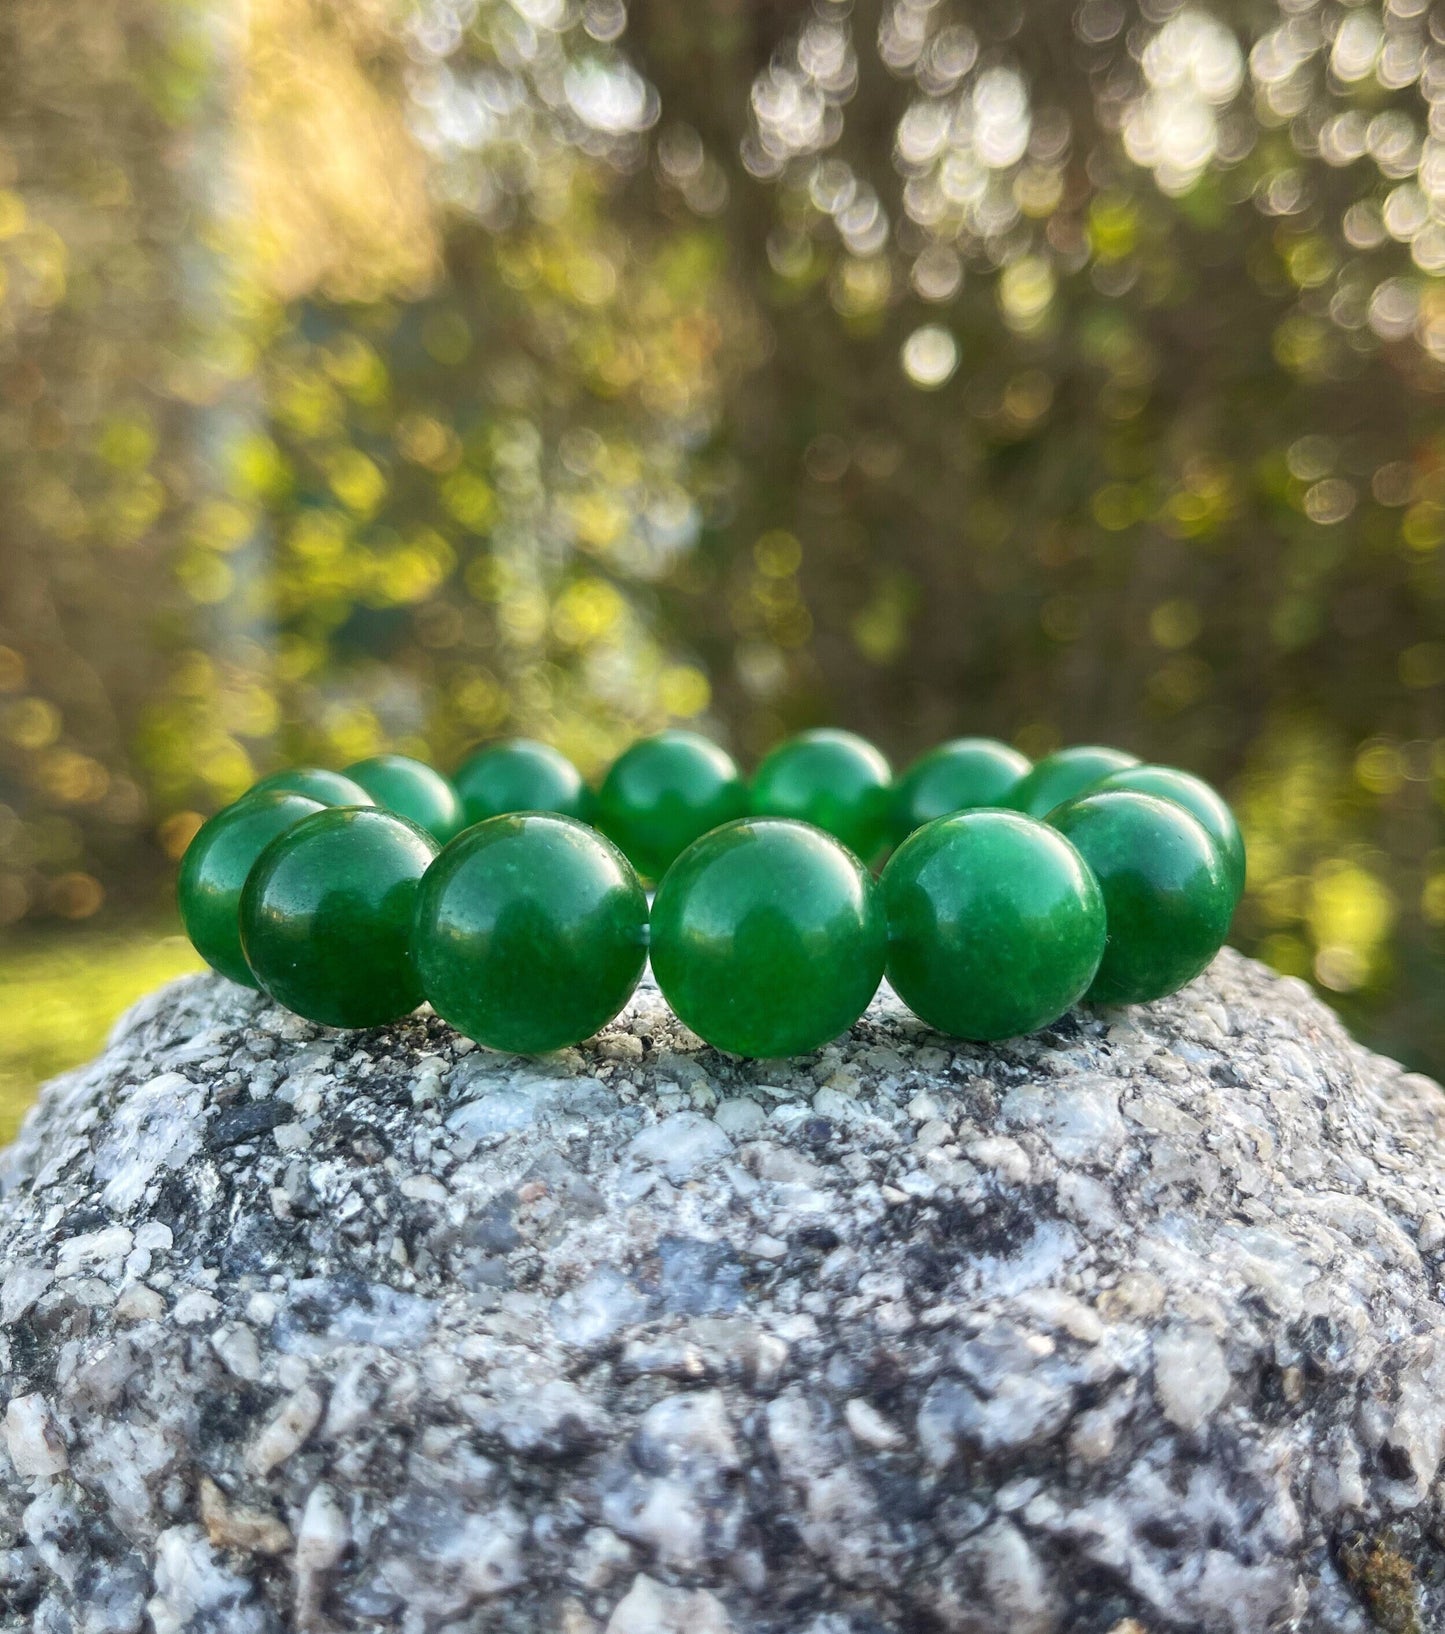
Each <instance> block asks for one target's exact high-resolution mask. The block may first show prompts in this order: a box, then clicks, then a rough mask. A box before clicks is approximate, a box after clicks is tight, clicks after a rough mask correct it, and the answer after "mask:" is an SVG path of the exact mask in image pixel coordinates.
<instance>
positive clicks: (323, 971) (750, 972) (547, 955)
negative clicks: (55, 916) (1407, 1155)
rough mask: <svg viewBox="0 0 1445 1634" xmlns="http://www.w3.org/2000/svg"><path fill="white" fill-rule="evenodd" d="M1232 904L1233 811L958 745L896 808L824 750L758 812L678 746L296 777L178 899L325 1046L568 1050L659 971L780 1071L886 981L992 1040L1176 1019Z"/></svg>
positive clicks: (305, 772) (1080, 753) (729, 1045)
mask: <svg viewBox="0 0 1445 1634" xmlns="http://www.w3.org/2000/svg"><path fill="white" fill-rule="evenodd" d="M592 825H595V826H592ZM890 845H891V846H892V847H893V848H894V849H893V850H892V853H891V855H890V856H889V857H888V860H887V863H886V865H885V866H884V867H883V869H882V871H881V874H879V875H878V877H876V878H875V877H874V875H873V874H872V873H870V871H869V869H868V867H867V866H866V865H867V864H868V863H870V862H874V861H876V859H877V858H878V857H879V856H880V855H881V854H882V853H883V852H884V850H885V848H887V847H888V846H890ZM643 879H652V880H655V881H656V882H657V889H656V894H655V896H654V898H653V901H652V903H651V906H650V908H649V904H648V898H647V894H646V892H645V890H644V889H643V884H642V881H643ZM1243 885H1244V843H1243V840H1242V839H1241V837H1240V832H1239V827H1238V825H1237V823H1236V822H1235V820H1234V817H1233V815H1232V813H1231V812H1230V810H1229V807H1228V806H1227V805H1226V804H1225V803H1224V801H1223V800H1222V799H1221V798H1220V796H1219V795H1218V794H1216V793H1215V791H1214V790H1213V789H1211V788H1210V787H1209V786H1208V785H1207V784H1205V783H1203V782H1201V781H1200V780H1199V779H1198V778H1196V777H1192V776H1191V775H1190V774H1189V773H1187V772H1181V771H1176V770H1174V769H1173V768H1170V767H1164V766H1146V765H1142V764H1140V763H1139V762H1138V761H1137V760H1136V759H1135V758H1134V757H1133V756H1131V755H1127V754H1124V753H1122V752H1121V751H1119V750H1116V749H1105V748H1099V747H1092V746H1091V747H1079V748H1071V749H1064V750H1060V751H1059V752H1058V753H1056V754H1052V755H1048V756H1046V757H1045V758H1044V759H1042V760H1040V761H1039V762H1038V763H1037V764H1035V765H1030V763H1029V762H1028V761H1027V760H1026V759H1025V758H1024V757H1023V756H1022V755H1020V754H1019V753H1018V752H1017V751H1016V750H1014V749H1011V748H1009V747H1008V746H1007V745H1005V744H1002V743H996V742H994V741H992V740H990V739H986V738H958V739H955V740H954V741H952V742H950V743H946V744H943V745H941V746H940V747H939V748H937V749H934V750H932V751H931V752H930V753H928V754H926V755H924V756H923V757H922V758H921V759H920V760H918V761H916V762H915V763H914V764H913V765H912V766H911V767H910V768H909V769H908V771H907V772H905V773H904V774H903V776H902V777H900V778H899V779H897V781H894V779H893V777H892V774H891V772H890V770H889V767H888V763H887V761H886V760H885V759H884V758H883V756H882V755H881V754H879V752H878V751H877V750H876V749H875V748H874V747H873V746H872V745H871V744H868V743H866V742H864V740H863V739H861V738H858V737H855V736H853V735H852V734H851V733H847V732H840V731H832V730H821V731H815V732H805V733H803V734H801V735H800V736H798V737H795V738H792V739H789V740H788V741H787V742H786V743H783V744H782V745H780V746H779V747H778V748H777V749H775V750H773V751H772V753H771V754H769V755H768V756H767V757H766V758H765V759H764V760H763V762H762V763H761V764H760V765H759V767H758V768H757V771H756V773H755V775H754V777H753V780H752V783H751V786H750V787H749V786H748V785H745V783H744V781H743V779H742V778H741V776H740V775H739V773H738V769H737V767H736V765H735V764H734V763H733V761H732V759H731V758H730V757H729V756H728V755H727V754H726V753H725V752H724V751H723V750H722V749H720V748H718V747H717V746H716V745H715V744H713V743H710V742H708V741H707V740H706V739H704V738H700V737H698V736H696V735H694V734H692V733H688V732H678V731H673V732H663V733H659V734H658V735H657V736H655V737H651V738H646V739H643V740H642V741H640V742H638V743H635V744H634V745H633V746H632V747H631V748H630V749H628V750H627V751H626V752H625V753H624V754H623V755H622V756H621V757H620V758H619V759H618V760H617V761H616V762H615V763H614V764H613V766H612V768H611V770H610V771H609V772H608V774H607V776H606V778H605V779H604V781H603V783H602V786H601V788H600V789H599V790H598V791H597V793H596V794H595V795H594V794H593V792H592V791H591V790H590V789H589V788H588V786H587V784H586V783H585V782H584V781H583V780H582V778H581V776H580V775H579V774H578V772H577V770H576V768H575V767H573V766H572V764H571V763H570V762H569V761H567V760H566V759H565V758H564V757H563V756H561V755H560V754H558V753H557V752H556V751H555V750H553V749H550V748H548V747H546V746H545V745H543V744H539V743H532V742H528V741H525V740H516V741H512V742H508V743H503V744H498V745H495V746H493V747H491V748H488V749H486V750H484V751H482V752H481V753H479V754H477V755H474V756H473V757H472V758H471V759H469V760H468V761H467V762H466V763H465V764H464V765H463V766H461V767H460V768H459V770H458V771H457V773H456V775H455V777H454V778H452V779H450V780H448V779H447V778H445V777H443V776H442V775H441V774H440V773H438V772H436V771H434V770H432V768H430V767H429V766H426V765H423V764H422V763H421V762H420V761H416V760H411V759H408V758H407V757H405V756H401V755H381V756H377V757H375V758H373V759H370V760H365V761H360V762H358V763H357V764H356V765H354V766H350V767H348V768H347V769H346V771H345V772H343V773H338V772H330V771H322V770H320V769H317V768H308V767H301V768H296V769H293V770H290V771H284V772H277V773H274V774H273V775H271V776H270V777H266V778H263V779H262V780H261V781H260V782H259V783H258V784H257V785H256V786H255V787H254V788H253V789H252V790H251V791H250V792H249V793H247V794H246V795H244V796H242V798H241V799H239V800H237V801H236V802H235V803H234V804H233V805H231V806H228V807H227V808H225V810H223V811H221V812H218V813H217V814H216V815H215V816H214V817H212V818H211V819H210V820H209V821H208V822H206V823H204V824H203V825H202V827H201V828H200V829H199V831H198V832H197V834H196V836H195V838H194V839H193V840H192V842H191V844H190V847H189V848H188V849H187V851H186V855H185V857H184V859H183V861H182V864H181V870H180V878H179V881H178V887H177V894H178V897H179V901H180V909H181V916H182V919H183V921H184V923H185V927H186V931H187V934H188V935H189V936H190V938H191V941H192V942H193V943H194V945H195V947H196V949H197V951H198V952H199V953H200V954H201V955H202V957H203V958H204V959H205V960H206V961H207V962H208V963H209V964H210V965H211V966H212V967H213V968H214V969H216V970H217V971H219V972H220V973H221V974H222V975H224V976H228V977H230V978H231V979H232V980H233V981H236V982H241V983H244V984H246V985H248V986H252V987H259V988H261V989H262V990H264V991H265V992H266V993H267V994H268V995H269V996H270V997H271V998H273V999H274V1000H276V1002H277V1003H279V1004H282V1005H284V1006H285V1007H286V1008H287V1009H289V1010H292V1011H294V1012H296V1013H297V1014H299V1015H302V1016H304V1017H306V1018H307V1019H309V1020H312V1021H317V1022H321V1023H324V1024H326V1025H329V1026H335V1027H371V1026H378V1025H381V1024H382V1023H385V1022H388V1021H394V1020H396V1019H398V1018H399V1017H401V1016H404V1015H406V1014H408V1013H409V1012H410V1011H412V1010H414V1009H415V1008H416V1007H417V1006H418V1005H419V1004H421V1003H422V1002H423V1001H424V1000H425V1001H429V1002H430V1003H431V1005H432V1007H433V1008H434V1010H435V1011H436V1012H437V1014H438V1015H440V1016H441V1017H442V1018H443V1019H444V1020H446V1021H448V1022H449V1023H451V1024H452V1025H453V1026H454V1027H456V1028H457V1029H458V1030H459V1031H461V1032H463V1033H465V1034H466V1035H468V1036H469V1037H471V1038H473V1039H476V1040H477V1041H478V1042H479V1043H482V1044H485V1045H488V1046H490V1047H491V1048H494V1049H500V1050H507V1051H513V1052H517V1053H537V1052H541V1051H546V1050H553V1049H559V1048H562V1047H564V1046H566V1045H569V1044H575V1043H578V1042H580V1041H581V1040H582V1039H584V1038H589V1037H591V1036H592V1034H593V1033H595V1032H597V1031H598V1029H599V1028H601V1027H603V1026H605V1025H606V1024H607V1022H609V1021H611V1020H612V1019H613V1017H614V1016H616V1015H617V1014H618V1012H619V1011H620V1010H621V1009H622V1008H623V1006H624V1005H625V1004H626V1003H627V1001H628V999H629V998H630V997H631V995H632V992H633V990H634V989H635V987H636V986H637V983H638V980H639V979H640V977H641V974H642V970H643V966H644V964H645V963H646V960H647V957H648V954H649V951H650V953H651V958H652V967H653V972H654V974H655V976H656V978H657V982H658V985H659V987H660V988H661V990H662V992H663V995H664V996H665V997H666V999H667V1000H668V1002H669V1003H670V1004H671V1006H672V1008H673V1010H674V1011H675V1012H676V1013H677V1015H678V1016H679V1017H680V1018H681V1020H683V1021H684V1022H685V1023H686V1024H687V1025H688V1026H690V1027H691V1028H692V1029H693V1030H694V1031H695V1032H696V1033H698V1034H699V1035H700V1036H701V1037H702V1038H703V1039H704V1040H705V1041H706V1042H707V1043H709V1044H712V1045H714V1046H716V1047H717V1048H719V1049H723V1050H728V1051H731V1052H733V1053H735V1054H738V1055H745V1056H759V1057H764V1058H769V1057H776V1056H786V1055H795V1054H801V1053H803V1052H806V1051H808V1050H812V1049H816V1048H818V1047H819V1046H821V1045H822V1044H824V1043H826V1042H827V1041H828V1040H829V1039H831V1038H834V1037H836V1036H837V1035H838V1034H839V1033H842V1032H845V1031H846V1030H847V1029H848V1028H849V1027H851V1026H852V1024H853V1023H854V1022H855V1021H856V1020H857V1019H858V1017H859V1016H860V1015H861V1014H862V1013H863V1011H864V1010H865V1009H866V1008H867V1006H868V1003H869V1002H870V1000H871V999H872V997H873V995H874V993H875V992H876V991H877V988H878V985H879V982H880V981H881V980H882V978H883V976H884V975H885V973H886V975H887V976H888V979H889V980H890V981H891V982H892V984H893V987H894V988H895V990H896V991H897V992H898V994H899V996H900V997H901V998H902V999H903V1001H904V1002H905V1003H906V1004H907V1005H908V1006H909V1007H910V1008H911V1009H912V1010H913V1011H914V1012H915V1013H916V1014H917V1015H918V1016H919V1017H920V1018H921V1019H922V1020H923V1021H925V1022H926V1023H928V1024H929V1025H930V1026H932V1027H935V1028H937V1029H938V1030H940V1031H941V1032H945V1033H949V1034H952V1035H954V1036H956V1037H959V1038H965V1039H972V1040H979V1041H986V1040H992V1039H1000V1038H1008V1037H1012V1036H1015V1035H1017V1034H1021V1033H1027V1032H1032V1031H1034V1030H1036V1029H1037V1028H1040V1027H1045V1026H1047V1025H1049V1024H1050V1023H1051V1022H1053V1021H1056V1020H1057V1019H1058V1018H1059V1017H1060V1016H1061V1015H1063V1014H1064V1012H1065V1011H1067V1010H1068V1009H1069V1008H1070V1006H1072V1005H1073V1004H1075V1003H1077V1002H1079V1001H1080V1000H1082V999H1088V1000H1091V1001H1095V1002H1100V1003H1106V1004H1130V1003H1142V1002H1145V1001H1147V1000H1150V999H1155V998H1160V997H1163V996H1164V995H1165V994H1167V993H1172V992H1174V991H1175V990H1176V989H1178V988H1180V987H1182V986H1183V985H1184V984H1185V983H1186V982H1188V981H1191V980H1192V979H1193V978H1194V977H1195V976H1197V975H1198V974H1199V973H1200V971H1202V970H1203V969H1204V967H1205V966H1206V965H1207V964H1208V963H1209V961H1210V960H1211V959H1212V958H1213V957H1214V955H1215V953H1217V952H1218V950H1219V948H1220V946H1221V945H1222V944H1223V941H1224V938H1225V935H1226V933H1227V931H1228V928H1229V923H1230V919H1231V917H1232V915H1233V912H1234V908H1235V905H1236V903H1237V902H1238V899H1239V896H1240V893H1241V891H1242V889H1243Z"/></svg>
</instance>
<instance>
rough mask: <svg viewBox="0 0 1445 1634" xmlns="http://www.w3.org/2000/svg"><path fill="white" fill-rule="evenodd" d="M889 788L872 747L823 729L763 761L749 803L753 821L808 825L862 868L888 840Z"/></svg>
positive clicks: (888, 771)
mask: <svg viewBox="0 0 1445 1634" xmlns="http://www.w3.org/2000/svg"><path fill="white" fill-rule="evenodd" d="M892 787H893V771H892V768H891V767H890V766H889V764H888V762H887V761H886V760H885V759H884V758H883V756H882V755H881V754H880V753H879V752H878V750H877V749H875V748H874V747H873V745H872V744H871V743H869V742H867V741H866V740H865V739H863V738H860V737H858V736H857V735H856V734H855V733H853V732H839V731H834V730H833V729H831V728H827V727H825V728H820V729H818V730H816V731H812V732H800V733H799V734H798V735H797V736H796V737H792V738H788V739H787V740H786V741H785V742H783V743H780V744H779V745H778V746H777V748H776V749H773V750H772V751H771V752H770V753H769V754H767V755H766V756H764V758H763V761H762V764H761V765H760V766H759V767H758V769H757V771H756V772H754V773H753V781H752V789H751V801H750V803H751V807H752V811H753V814H754V815H755V816H758V817H794V818H797V819H798V820H799V821H800V822H805V823H812V824H813V826H814V827H815V828H821V829H822V830H823V832H824V833H825V834H831V835H832V836H833V838H834V839H835V840H841V841H842V842H843V844H844V845H846V846H847V847H848V849H849V850H850V851H852V852H853V853H854V854H855V855H857V856H859V857H861V858H862V859H863V861H864V862H867V861H869V860H870V859H871V858H872V857H873V856H874V855H875V853H876V852H877V851H878V850H879V848H880V847H881V846H882V844H883V841H884V839H885V837H886V836H887V832H888V812H889V803H890V799H891V794H892Z"/></svg>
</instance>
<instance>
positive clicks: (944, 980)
mask: <svg viewBox="0 0 1445 1634" xmlns="http://www.w3.org/2000/svg"><path fill="white" fill-rule="evenodd" d="M879 884H880V888H881V890H882V894H883V906H884V909H885V911H886V913H887V916H888V979H889V981H891V982H892V984H893V987H894V989H895V991H896V992H897V993H898V996H899V997H900V998H901V999H902V1000H903V1002H904V1003H905V1004H906V1005H907V1006H908V1007H909V1009H911V1010H913V1011H914V1012H915V1013H916V1014H917V1015H918V1016H920V1017H921V1018H922V1019H923V1020H924V1021H926V1022H927V1023H928V1024H929V1026H931V1027H936V1028H938V1029H939V1031H940V1032H945V1033H951V1034H952V1035H953V1036H955V1037H957V1038H969V1039H979V1040H985V1039H997V1038H1012V1037H1015V1036H1016V1035H1018V1034H1020V1033H1028V1032H1033V1031H1034V1030H1035V1029H1036V1028H1038V1027H1045V1026H1047V1025H1048V1024H1049V1023H1050V1022H1052V1021H1056V1020H1057V1019H1058V1018H1059V1017H1060V1016H1061V1015H1063V1014H1064V1012H1065V1011H1066V1010H1067V1009H1068V1008H1069V1006H1070V1005H1072V1004H1076V1003H1077V1002H1078V1001H1079V999H1081V998H1082V997H1083V996H1084V994H1085V993H1086V992H1087V991H1088V988H1089V984H1090V982H1092V981H1093V979H1094V973H1095V971H1096V970H1097V969H1098V968H1099V961H1100V959H1101V958H1102V957H1103V953H1104V936H1105V920H1104V899H1103V897H1102V895H1101V894H1100V891H1099V886H1098V884H1097V882H1096V881H1095V879H1094V877H1093V875H1092V874H1090V872H1089V870H1088V869H1087V868H1086V867H1085V866H1084V862H1083V859H1082V858H1081V857H1080V856H1079V854H1078V852H1077V851H1075V849H1074V848H1073V846H1072V845H1070V844H1069V843H1068V841H1067V840H1065V839H1063V838H1062V836H1060V835H1059V834H1058V833H1056V832H1055V831H1054V830H1053V829H1051V828H1049V827H1048V826H1047V825H1046V824H1044V823H1041V822H1038V821H1037V820H1036V819H1034V818H1032V817H1025V816H1023V815H1021V814H1020V813H1018V812H1013V811H960V812H955V813H954V814H953V815H952V816H951V817H941V818H939V819H938V820H937V821H936V822H932V823H929V824H928V825H927V826H926V827H924V828H920V829H918V830H917V831H916V832H915V833H914V834H912V835H911V836H910V837H909V838H908V839H906V840H905V841H904V842H903V844H902V845H901V846H899V848H898V849H897V851H895V852H894V853H893V855H892V857H890V858H889V861H888V866H887V867H886V868H885V869H884V870H883V876H882V879H881V880H880V882H879Z"/></svg>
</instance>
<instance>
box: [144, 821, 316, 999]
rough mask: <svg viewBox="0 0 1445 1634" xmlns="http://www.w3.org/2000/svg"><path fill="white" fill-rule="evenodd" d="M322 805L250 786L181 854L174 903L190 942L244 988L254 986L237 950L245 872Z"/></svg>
mask: <svg viewBox="0 0 1445 1634" xmlns="http://www.w3.org/2000/svg"><path fill="white" fill-rule="evenodd" d="M326 809H327V808H326V807H325V806H323V805H322V804H321V803H320V802H319V801H316V800H309V799H307V797H306V796H305V795H304V794H289V793H287V791H286V790H285V789H261V790H259V791H258V790H256V789H253V790H252V791H251V792H250V793H249V794H246V795H243V796H242V797H241V799H239V800H237V801H236V802H235V804H234V805H230V806H226V807H225V808H224V809H223V810H221V811H218V812H217V813H216V815H215V816H214V817H212V818H210V819H208V820H207V821H206V822H204V823H202V824H201V826H200V828H199V829H197V830H196V834H195V837H194V838H193V839H192V840H191V843H190V844H189V845H188V846H187V847H186V854H185V856H184V857H182V859H181V870H180V874H179V876H178V877H177V879H176V902H177V905H178V907H179V908H180V911H181V923H182V924H183V925H184V926H185V927H186V935H187V936H189V937H190V939H191V945H192V946H193V947H194V948H195V950H196V952H197V953H199V954H200V956H201V957H202V958H203V959H204V960H205V961H206V963H207V964H208V965H210V967H211V968H212V969H213V970H218V971H220V973H221V974H222V975H223V976H229V977H230V979H231V980H232V981H233V982H240V983H241V984H242V986H244V987H254V986H255V985H256V978H255V977H254V976H253V975H252V974H251V967H250V965H248V964H247V963H246V955H245V954H244V953H243V952H242V951H241V891H242V889H243V887H244V886H245V884H246V877H247V875H248V874H249V873H250V872H251V869H252V868H253V867H254V866H255V864H256V859H257V857H259V856H260V855H261V853H262V852H263V851H264V850H265V849H266V847H267V846H268V845H269V844H270V843H271V841H272V840H274V839H276V838H277V837H278V836H279V835H282V834H284V833H285V832H286V831H287V829H289V828H292V827H294V825H295V824H297V823H299V822H300V821H301V819H302V818H303V817H310V816H311V815H312V814H313V813H314V812H318V811H325V810H326Z"/></svg>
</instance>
